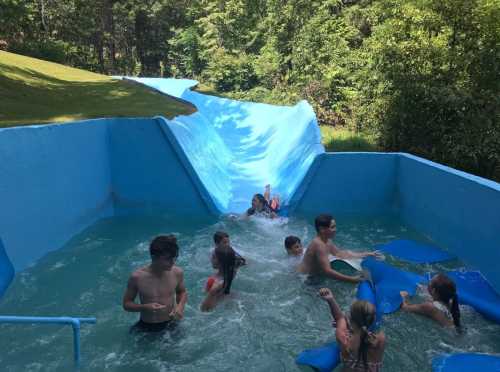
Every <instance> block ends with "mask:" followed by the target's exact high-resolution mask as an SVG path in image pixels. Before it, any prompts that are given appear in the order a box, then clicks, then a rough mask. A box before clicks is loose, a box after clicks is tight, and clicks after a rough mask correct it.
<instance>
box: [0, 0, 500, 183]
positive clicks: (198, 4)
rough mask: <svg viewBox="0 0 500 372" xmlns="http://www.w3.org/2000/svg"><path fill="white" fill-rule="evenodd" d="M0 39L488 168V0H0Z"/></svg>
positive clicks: (495, 90) (492, 102) (491, 72)
mask: <svg viewBox="0 0 500 372" xmlns="http://www.w3.org/2000/svg"><path fill="white" fill-rule="evenodd" d="M0 49H4V50H7V51H10V52H14V53H19V54H24V55H29V56H33V57H37V58H41V59H46V60H50V61H54V62H59V63H63V64H66V65H70V66H74V67H78V68H83V69H87V70H90V71H95V72H100V73H104V74H109V75H139V76H149V77H155V76H156V77H177V78H193V79H197V80H199V81H200V82H201V83H202V84H204V85H205V86H208V87H210V89H213V90H214V92H216V93H217V94H221V95H224V96H227V97H231V98H236V99H243V100H252V101H257V102H267V103H275V104H293V103H295V102H297V101H298V100H300V99H307V100H308V101H309V102H310V103H311V104H312V105H313V107H314V109H315V111H316V114H317V117H318V121H319V123H320V124H321V125H328V126H334V127H337V128H339V127H342V128H347V129H349V130H351V131H355V132H356V133H363V134H364V135H366V136H370V137H371V138H375V139H376V141H377V145H378V147H379V148H380V149H381V150H384V151H404V152H409V153H412V154H415V155H419V156H423V157H425V158H428V159H431V160H434V161H438V162H441V163H444V164H447V165H450V166H453V167H456V168H458V169H462V170H465V171H468V172H472V173H474V174H477V175H480V176H483V177H487V178H491V179H495V180H497V181H500V0H358V1H356V0H323V1H317V0H226V1H221V0H196V1H195V0H182V1H181V0H142V1H139V0H0ZM290 125H291V130H293V123H290Z"/></svg>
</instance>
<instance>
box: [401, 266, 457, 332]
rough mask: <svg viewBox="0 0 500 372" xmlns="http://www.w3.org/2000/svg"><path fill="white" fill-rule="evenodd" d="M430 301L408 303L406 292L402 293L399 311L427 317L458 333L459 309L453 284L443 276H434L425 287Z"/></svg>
mask: <svg viewBox="0 0 500 372" xmlns="http://www.w3.org/2000/svg"><path fill="white" fill-rule="evenodd" d="M427 290H428V291H429V294H430V295H431V297H432V301H427V302H423V303H420V304H410V303H409V302H408V292H406V291H402V292H401V297H402V298H403V303H402V304H401V309H402V310H404V311H408V312H411V313H416V314H420V315H424V316H426V317H429V318H431V319H433V320H435V321H436V322H438V323H439V324H441V325H442V326H445V327H453V326H455V328H456V329H457V330H458V331H460V330H461V324H460V308H459V307H458V298H457V288H456V286H455V283H454V282H453V281H452V280H451V279H450V278H448V277H447V276H446V275H444V274H437V275H435V276H434V277H433V278H432V280H431V281H430V282H429V285H428V286H427Z"/></svg>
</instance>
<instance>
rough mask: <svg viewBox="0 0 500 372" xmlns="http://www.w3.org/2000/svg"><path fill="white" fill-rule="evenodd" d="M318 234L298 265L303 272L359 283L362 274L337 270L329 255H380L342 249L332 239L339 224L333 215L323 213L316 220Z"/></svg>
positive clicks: (343, 256) (356, 256) (342, 256)
mask: <svg viewBox="0 0 500 372" xmlns="http://www.w3.org/2000/svg"><path fill="white" fill-rule="evenodd" d="M314 226H315V228H316V232H317V235H316V237H315V238H314V239H313V241H312V242H311V243H310V244H309V246H308V247H307V250H306V253H305V254H304V258H303V259H302V262H301V264H300V265H299V267H298V271H299V272H301V273H303V274H309V275H313V276H326V277H328V278H333V279H337V280H341V281H344V282H350V283H359V282H360V281H362V280H363V277H362V276H361V275H356V276H349V275H344V274H342V273H339V272H338V271H335V270H333V269H332V268H331V266H330V260H329V259H328V256H329V255H333V256H337V257H339V258H364V257H367V256H374V257H377V258H378V257H379V253H378V252H353V251H349V250H340V249H339V248H338V247H337V246H336V245H335V244H334V243H333V242H332V240H333V239H334V238H335V233H336V232H337V224H336V222H335V220H334V219H333V217H332V216H330V215H328V214H321V215H319V216H317V217H316V219H315V220H314Z"/></svg>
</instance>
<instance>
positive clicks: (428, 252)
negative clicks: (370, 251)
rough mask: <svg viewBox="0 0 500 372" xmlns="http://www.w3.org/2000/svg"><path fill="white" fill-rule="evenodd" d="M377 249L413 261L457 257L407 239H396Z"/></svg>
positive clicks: (443, 259)
mask: <svg viewBox="0 0 500 372" xmlns="http://www.w3.org/2000/svg"><path fill="white" fill-rule="evenodd" d="M376 249H378V250H380V251H382V252H384V253H388V254H390V255H392V256H394V257H398V258H400V259H402V260H405V261H409V262H413V263H435V262H441V261H448V260H451V259H453V258H455V257H454V256H452V255H451V254H449V253H448V252H445V251H443V250H441V249H439V248H436V247H433V246H431V245H427V244H423V243H417V242H415V241H413V240H406V239H398V240H394V241H392V242H390V243H387V244H382V245H379V246H377V247H376Z"/></svg>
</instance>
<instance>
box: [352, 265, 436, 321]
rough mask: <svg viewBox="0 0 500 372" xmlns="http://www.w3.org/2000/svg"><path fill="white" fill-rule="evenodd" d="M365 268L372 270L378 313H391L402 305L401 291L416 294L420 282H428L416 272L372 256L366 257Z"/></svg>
mask: <svg viewBox="0 0 500 372" xmlns="http://www.w3.org/2000/svg"><path fill="white" fill-rule="evenodd" d="M362 266H363V268H365V269H367V270H369V271H370V273H371V276H372V282H373V284H374V286H375V298H376V307H377V315H379V314H390V313H393V312H394V311H396V310H398V309H399V308H400V306H401V301H402V298H401V295H400V294H399V292H400V291H407V292H408V293H409V294H410V295H412V296H413V295H415V293H416V290H417V284H418V283H426V282H427V279H426V278H425V277H424V276H422V275H418V274H415V273H411V272H408V271H403V270H400V269H397V268H395V267H393V266H390V265H388V264H386V263H384V262H382V261H378V260H376V259H374V258H372V257H369V258H367V259H365V260H364V261H363V263H362Z"/></svg>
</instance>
